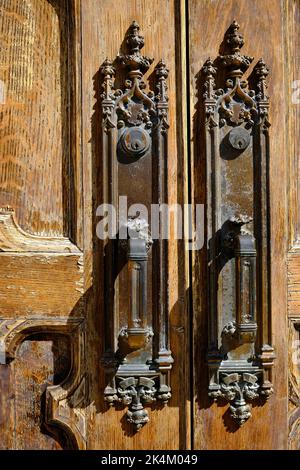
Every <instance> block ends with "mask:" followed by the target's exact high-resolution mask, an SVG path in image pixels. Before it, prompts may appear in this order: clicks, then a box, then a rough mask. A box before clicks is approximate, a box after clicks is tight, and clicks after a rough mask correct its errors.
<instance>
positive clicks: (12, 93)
mask: <svg viewBox="0 0 300 470" xmlns="http://www.w3.org/2000/svg"><path fill="white" fill-rule="evenodd" d="M0 9H1V14H0V45H1V58H0V85H1V86H0V90H1V97H0V115H1V120H0V205H1V206H6V205H9V206H11V207H12V208H14V209H15V210H16V216H17V220H18V222H19V224H20V225H21V227H22V228H23V229H25V230H27V231H29V232H31V233H35V234H42V235H45V234H51V235H61V234H64V233H66V232H67V230H68V227H67V217H68V214H66V210H67V208H68V202H67V199H68V188H67V185H66V184H65V183H66V179H65V173H66V171H68V170H67V168H69V166H68V165H69V157H70V156H69V153H70V145H69V143H70V142H69V134H70V123H69V108H70V81H69V76H68V73H69V72H68V70H69V58H68V50H69V46H68V44H69V41H70V40H71V37H70V36H69V24H70V18H71V16H70V15H71V13H70V12H69V11H68V10H69V2H68V1H63V2H62V1H60V0H49V1H47V0H31V1H29V0H1V1H0Z"/></svg>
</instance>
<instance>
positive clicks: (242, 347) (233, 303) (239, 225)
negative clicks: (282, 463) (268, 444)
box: [203, 21, 275, 425]
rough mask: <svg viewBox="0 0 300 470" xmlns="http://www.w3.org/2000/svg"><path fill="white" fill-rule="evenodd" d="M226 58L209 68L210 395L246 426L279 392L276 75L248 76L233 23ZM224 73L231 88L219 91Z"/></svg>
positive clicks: (258, 69)
mask: <svg viewBox="0 0 300 470" xmlns="http://www.w3.org/2000/svg"><path fill="white" fill-rule="evenodd" d="M223 45H224V48H223V49H224V53H223V54H222V55H220V56H219V57H218V58H217V59H216V60H215V61H212V60H211V59H208V60H207V61H206V63H205V64H204V67H203V75H204V112H205V129H206V132H205V135H206V161H207V205H208V209H207V225H208V252H209V263H208V279H209V301H208V304H209V305H208V307H209V350H208V366H209V396H210V397H212V398H213V399H215V400H216V399H218V398H219V397H221V398H223V399H226V400H228V401H229V402H230V403H231V406H230V412H231V416H232V418H233V419H235V421H236V422H237V423H238V424H239V425H242V424H243V423H244V422H245V421H246V420H247V419H248V418H249V417H250V416H251V410H250V405H249V402H251V401H253V400H254V399H256V398H258V397H264V398H268V397H269V396H270V395H271V394H272V392H273V386H272V366H273V362H274V358H275V355H274V349H273V347H272V345H271V305H270V213H269V170H268V164H269V127H270V123H269V120H268V111H269V97H268V95H267V83H266V78H267V76H268V73H269V70H268V68H267V67H266V65H265V63H264V61H263V60H262V59H260V60H259V61H258V63H257V64H256V66H255V67H254V69H253V74H252V75H253V81H254V82H255V87H256V90H251V89H249V85H248V82H247V80H245V78H244V77H243V76H244V73H245V72H246V71H247V69H248V67H249V66H250V64H251V63H252V61H253V57H250V56H246V55H242V54H241V52H240V49H241V48H242V46H243V45H244V39H243V36H242V35H241V34H240V33H239V25H238V24H237V22H236V21H234V22H233V23H232V24H231V26H230V27H229V29H228V30H227V32H226V34H225V38H224V43H223ZM219 69H223V70H224V71H225V87H224V89H216V82H215V80H216V76H217V73H218V70H219Z"/></svg>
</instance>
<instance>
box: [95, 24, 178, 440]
mask: <svg viewBox="0 0 300 470" xmlns="http://www.w3.org/2000/svg"><path fill="white" fill-rule="evenodd" d="M125 45H126V51H124V52H123V51H122V53H120V54H119V55H118V56H117V58H116V60H115V61H114V62H111V61H110V60H108V59H106V60H105V62H104V63H103V64H102V66H101V73H102V76H103V83H102V86H103V94H102V129H103V131H102V141H103V168H104V169H105V170H106V174H105V177H106V180H105V181H109V183H110V184H109V185H106V186H105V187H107V191H106V193H105V195H104V197H105V202H108V203H111V204H114V206H115V207H117V204H118V196H119V195H124V186H122V184H123V181H124V180H125V181H127V185H126V188H125V191H126V195H127V197H128V199H130V200H131V202H132V203H138V204H144V205H146V207H149V206H150V204H151V203H157V202H159V203H165V202H167V187H168V185H167V184H166V181H167V174H168V173H167V160H168V145H167V138H168V128H169V123H168V95H167V78H168V69H167V66H166V63H165V62H164V61H163V60H160V61H159V62H158V63H157V65H156V66H155V67H154V68H153V72H154V73H153V76H154V77H155V81H156V83H155V89H154V90H148V91H147V86H146V84H145V83H144V81H143V76H144V74H145V72H146V71H147V70H148V69H149V68H150V67H151V64H152V63H153V59H152V58H150V57H147V56H144V55H142V53H141V50H142V48H143V46H144V38H143V36H142V35H141V34H140V27H139V25H138V23H137V22H136V21H133V22H132V24H131V25H130V27H129V29H128V31H127V34H126V37H125ZM121 67H122V68H123V71H124V72H125V74H126V78H125V81H124V86H122V88H121V89H115V77H117V78H118V71H119V69H120V68H121ZM149 168H151V170H149ZM136 174H138V175H140V176H139V178H141V174H143V180H142V181H140V180H139V179H137V177H136V176H135V175H136ZM141 183H142V184H141ZM118 222H119V224H118V226H119V227H121V228H120V233H119V240H118V242H117V243H108V244H107V246H106V252H105V257H104V258H105V268H104V272H105V302H104V303H105V305H104V311H105V341H106V344H105V353H104V356H103V360H102V364H103V367H104V370H105V374H106V383H107V385H106V387H105V390H104V399H105V401H106V402H107V403H108V404H109V405H110V406H113V405H114V404H115V403H122V404H124V405H126V406H128V411H127V421H128V422H129V423H131V424H132V425H133V426H134V429H135V430H136V431H139V430H140V429H141V428H142V426H143V425H144V424H146V423H147V422H148V421H149V415H148V412H147V410H146V409H145V405H146V404H149V403H153V402H156V401H160V402H161V403H162V404H164V405H166V404H167V403H168V401H169V399H170V398H171V388H170V370H171V368H172V363H173V358H172V355H171V351H170V348H169V331H168V328H169V327H168V315H169V304H168V273H167V271H166V266H167V264H168V246H167V243H166V240H163V239H158V240H154V241H153V240H152V238H151V234H150V232H149V226H148V222H147V221H146V220H145V219H144V218H143V217H142V216H140V215H139V214H137V216H134V217H129V218H128V220H125V221H118ZM163 223H164V222H163ZM124 230H125V238H124V237H122V236H121V231H123V232H124ZM161 233H164V229H163V228H162V230H161ZM122 238H123V239H122ZM124 258H125V262H126V269H125V268H124V269H123V271H122V273H121V274H120V273H119V271H118V264H120V265H121V264H122V263H123V264H124ZM119 260H120V261H119ZM153 273H155V281H154V280H152V279H153ZM149 284H150V287H149ZM120 292H122V294H121V293H120ZM126 296H127V302H126V301H124V299H126ZM149 296H150V299H149ZM149 305H151V309H150V308H149Z"/></svg>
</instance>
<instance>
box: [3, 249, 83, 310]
mask: <svg viewBox="0 0 300 470" xmlns="http://www.w3.org/2000/svg"><path fill="white" fill-rule="evenodd" d="M0 295H1V298H2V301H1V305H0V316H1V317H2V318H12V317H19V318H26V317H27V316H51V315H52V316H66V315H69V314H76V313H77V315H78V314H81V313H82V312H81V309H80V305H79V301H80V299H81V297H82V295H83V267H82V258H81V257H80V256H78V255H77V256H76V255H61V256H59V255H55V254H39V255H30V254H14V255H10V254H4V253H2V254H1V255H0ZM75 307H76V310H75V311H73V310H74V309H75ZM72 311H73V313H72Z"/></svg>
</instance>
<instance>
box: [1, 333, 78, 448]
mask: <svg viewBox="0 0 300 470" xmlns="http://www.w3.org/2000/svg"><path fill="white" fill-rule="evenodd" d="M69 368H70V356H69V344H68V341H67V340H66V338H64V337H63V336H57V337H56V338H52V339H51V338H50V337H48V338H47V336H45V335H44V336H41V335H40V336H32V337H31V338H30V339H28V340H26V341H24V342H23V343H22V344H21V346H20V349H19V351H18V354H17V358H16V360H15V361H14V363H13V364H12V366H11V367H10V368H9V367H8V366H7V367H5V368H3V369H1V370H3V371H5V370H6V371H8V370H10V374H11V380H6V382H5V383H6V388H2V387H1V395H2V397H3V398H2V399H3V401H4V400H5V399H6V400H7V402H6V404H5V406H4V402H3V406H2V407H1V412H2V413H3V411H4V410H5V409H7V410H11V416H9V413H8V412H7V411H6V416H7V417H9V418H10V419H7V420H6V422H5V424H4V423H3V424H2V426H3V428H4V429H3V431H5V432H3V434H2V436H3V437H4V439H1V441H0V448H1V449H28V450H29V449H31V450H36V449H40V448H43V449H48V450H57V449H60V448H61V447H62V446H63V447H65V446H66V440H65V439H64V436H63V435H62V437H61V442H59V441H58V440H57V439H54V438H53V437H51V435H50V434H49V432H48V431H47V430H46V428H45V427H44V426H43V421H42V416H43V414H42V408H43V403H44V400H43V396H44V393H45V390H46V388H47V387H48V386H49V385H53V384H57V383H60V382H61V381H62V380H63V379H64V378H65V377H66V375H67V374H68V371H69ZM13 416H15V417H16V419H15V420H14V419H12V418H13ZM9 436H11V437H10V442H9V443H8V442H6V440H7V438H8V437H9Z"/></svg>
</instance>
